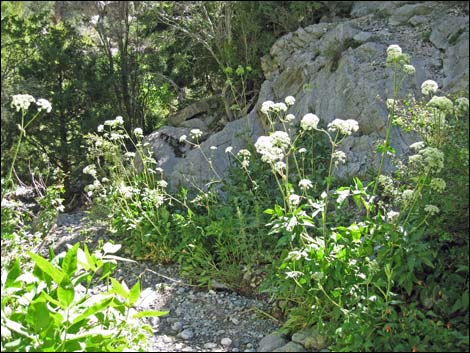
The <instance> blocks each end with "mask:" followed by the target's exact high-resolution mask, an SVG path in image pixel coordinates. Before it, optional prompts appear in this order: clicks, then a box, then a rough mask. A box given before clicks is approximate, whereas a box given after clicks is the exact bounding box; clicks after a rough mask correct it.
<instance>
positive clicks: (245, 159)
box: [227, 147, 251, 168]
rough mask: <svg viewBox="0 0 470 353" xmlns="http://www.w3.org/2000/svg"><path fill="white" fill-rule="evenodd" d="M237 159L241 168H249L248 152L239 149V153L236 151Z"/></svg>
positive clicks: (249, 154) (249, 155)
mask: <svg viewBox="0 0 470 353" xmlns="http://www.w3.org/2000/svg"><path fill="white" fill-rule="evenodd" d="M227 148H228V147H227ZM237 157H239V158H240V159H241V166H242V167H243V168H248V167H249V166H250V157H251V153H250V151H248V150H246V149H241V150H240V151H238V153H237Z"/></svg>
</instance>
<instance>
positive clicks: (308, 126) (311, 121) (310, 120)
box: [300, 113, 320, 131]
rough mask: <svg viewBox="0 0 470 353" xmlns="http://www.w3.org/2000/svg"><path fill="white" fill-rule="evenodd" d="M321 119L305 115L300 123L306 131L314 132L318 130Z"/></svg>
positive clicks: (312, 115) (309, 114)
mask: <svg viewBox="0 0 470 353" xmlns="http://www.w3.org/2000/svg"><path fill="white" fill-rule="evenodd" d="M319 121H320V119H319V118H318V116H316V115H315V114H312V113H308V114H305V115H304V117H303V118H302V120H301V121H300V127H301V128H302V129H304V130H306V131H308V130H314V129H316V128H317V126H318V123H319Z"/></svg>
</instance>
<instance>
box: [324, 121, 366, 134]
mask: <svg viewBox="0 0 470 353" xmlns="http://www.w3.org/2000/svg"><path fill="white" fill-rule="evenodd" d="M328 130H329V131H331V132H336V131H339V132H340V133H342V134H343V135H351V134H352V133H353V132H356V131H358V130H359V124H358V122H357V121H356V120H353V119H347V120H342V119H335V120H333V121H332V122H331V123H329V124H328Z"/></svg>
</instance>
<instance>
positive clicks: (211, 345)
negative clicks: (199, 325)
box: [204, 342, 217, 349]
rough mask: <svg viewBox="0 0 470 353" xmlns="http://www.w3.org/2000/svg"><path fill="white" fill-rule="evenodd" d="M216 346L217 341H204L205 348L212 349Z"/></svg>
mask: <svg viewBox="0 0 470 353" xmlns="http://www.w3.org/2000/svg"><path fill="white" fill-rule="evenodd" d="M216 347H217V343H214V342H207V343H204V348H207V349H214V348H216Z"/></svg>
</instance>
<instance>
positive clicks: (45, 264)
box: [27, 251, 64, 283]
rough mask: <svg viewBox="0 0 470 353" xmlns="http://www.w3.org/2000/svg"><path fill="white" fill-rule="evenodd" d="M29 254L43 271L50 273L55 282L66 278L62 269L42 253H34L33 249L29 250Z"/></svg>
mask: <svg viewBox="0 0 470 353" xmlns="http://www.w3.org/2000/svg"><path fill="white" fill-rule="evenodd" d="M27 254H28V255H29V256H30V257H31V258H32V259H33V260H34V261H35V262H36V265H37V266H38V267H39V268H40V269H41V270H42V271H43V272H45V273H46V274H48V275H49V276H50V277H51V278H52V279H53V280H54V282H55V283H60V282H62V279H63V278H64V273H63V272H62V271H61V270H60V269H58V268H57V267H55V266H54V265H53V264H51V263H50V262H49V261H47V260H46V259H45V258H43V257H42V256H40V255H37V254H33V253H32V252H31V251H28V253H27Z"/></svg>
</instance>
